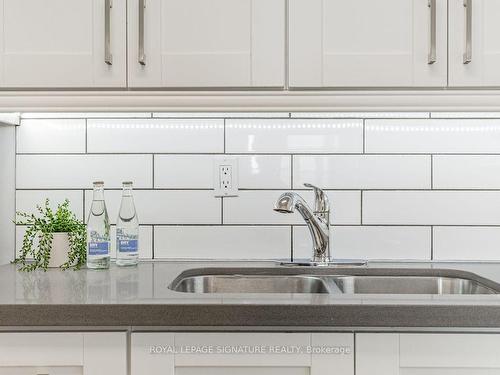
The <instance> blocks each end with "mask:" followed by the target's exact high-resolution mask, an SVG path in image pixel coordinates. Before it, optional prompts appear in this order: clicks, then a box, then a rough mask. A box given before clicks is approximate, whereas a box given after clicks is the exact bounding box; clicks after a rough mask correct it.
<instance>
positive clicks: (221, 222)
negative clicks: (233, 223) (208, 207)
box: [220, 197, 224, 225]
mask: <svg viewBox="0 0 500 375" xmlns="http://www.w3.org/2000/svg"><path fill="white" fill-rule="evenodd" d="M220 225H224V197H220Z"/></svg>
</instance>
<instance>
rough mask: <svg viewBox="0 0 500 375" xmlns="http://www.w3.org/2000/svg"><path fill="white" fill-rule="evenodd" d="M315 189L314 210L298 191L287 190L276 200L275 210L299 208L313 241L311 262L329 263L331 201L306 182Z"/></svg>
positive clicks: (286, 210) (285, 210)
mask: <svg viewBox="0 0 500 375" xmlns="http://www.w3.org/2000/svg"><path fill="white" fill-rule="evenodd" d="M304 186H305V187H309V188H312V189H313V190H314V197H315V201H314V211H313V210H311V208H310V207H309V206H308V205H307V203H306V201H305V200H304V199H303V198H302V197H301V196H300V195H299V194H297V193H294V192H287V193H283V194H281V196H280V197H279V198H278V200H277V201H276V204H275V206H274V211H277V212H281V213H293V212H295V210H297V211H298V212H299V213H300V214H301V215H302V217H303V218H304V221H305V222H306V224H307V227H308V228H309V232H310V233H311V237H312V242H313V256H312V258H311V264H315V265H316V264H317V265H321V264H325V265H326V264H328V263H330V262H331V261H332V259H331V255H330V202H329V200H328V196H327V195H326V194H325V192H324V191H323V190H321V189H320V188H318V187H316V186H314V185H311V184H304Z"/></svg>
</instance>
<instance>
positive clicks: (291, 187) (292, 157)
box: [290, 155, 295, 189]
mask: <svg viewBox="0 0 500 375" xmlns="http://www.w3.org/2000/svg"><path fill="white" fill-rule="evenodd" d="M294 159H295V156H294V155H290V189H293V178H294V176H293V165H294Z"/></svg>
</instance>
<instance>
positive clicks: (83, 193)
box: [81, 190, 87, 223]
mask: <svg viewBox="0 0 500 375" xmlns="http://www.w3.org/2000/svg"><path fill="white" fill-rule="evenodd" d="M81 192H82V195H83V198H82V204H83V208H82V214H83V222H84V223H86V222H87V220H86V215H85V214H86V212H85V190H81Z"/></svg>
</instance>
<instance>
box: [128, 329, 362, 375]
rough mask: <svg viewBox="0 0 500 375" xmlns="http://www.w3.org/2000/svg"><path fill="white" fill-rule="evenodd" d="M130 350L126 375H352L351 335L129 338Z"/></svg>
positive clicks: (143, 335) (145, 335)
mask: <svg viewBox="0 0 500 375" xmlns="http://www.w3.org/2000/svg"><path fill="white" fill-rule="evenodd" d="M131 345H132V349H131V350H132V351H131V353H132V357H131V375H141V374H149V375H253V374H256V373H258V374H263V375H309V374H310V375H327V374H332V370H333V371H334V373H335V375H354V360H353V345H354V342H353V335H352V334H338V333H335V334H333V333H313V334H309V333H134V334H132V344H131ZM308 348H310V349H314V350H316V351H315V353H309V352H308ZM320 349H324V351H323V352H319V350H320ZM328 349H330V352H328V351H327V350H328ZM287 351H288V352H287Z"/></svg>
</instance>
